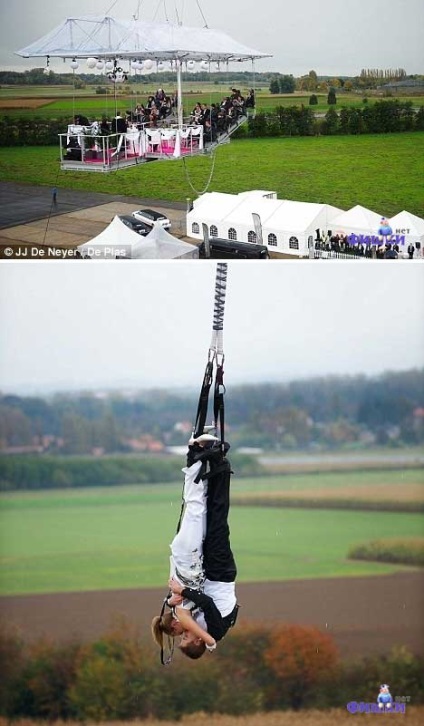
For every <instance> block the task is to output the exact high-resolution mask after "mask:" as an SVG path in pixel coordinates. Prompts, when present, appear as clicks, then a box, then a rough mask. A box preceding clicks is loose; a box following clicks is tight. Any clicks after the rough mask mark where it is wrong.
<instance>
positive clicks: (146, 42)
mask: <svg viewBox="0 0 424 726" xmlns="http://www.w3.org/2000/svg"><path fill="white" fill-rule="evenodd" d="M16 54H17V55H20V56H23V57H24V58H31V57H36V56H38V57H40V56H47V55H49V56H51V57H59V58H88V57H91V56H93V57H96V58H114V57H116V56H118V57H120V58H126V57H128V58H138V59H144V58H154V59H157V60H167V59H168V60H171V59H176V58H180V59H184V60H188V59H191V60H202V59H203V60H215V61H218V60H223V61H227V60H228V61H231V60H248V59H250V58H266V57H269V56H270V54H269V53H262V52H261V51H258V50H255V49H254V48H248V47H247V46H245V45H242V44H241V43H238V42H237V41H236V40H233V39H232V38H231V37H230V36H229V35H227V34H226V33H223V32H222V31H220V30H212V29H210V28H190V27H185V26H183V25H173V24H172V23H149V22H145V21H141V20H117V19H115V18H112V17H109V16H82V17H71V18H67V19H66V20H65V21H64V22H63V23H62V24H61V25H59V26H57V27H56V28H54V30H52V31H51V32H50V33H48V34H47V35H45V36H43V37H42V38H39V40H36V41H35V42H34V43H32V44H31V45H28V46H27V47H26V48H22V49H21V50H19V51H17V52H16Z"/></svg>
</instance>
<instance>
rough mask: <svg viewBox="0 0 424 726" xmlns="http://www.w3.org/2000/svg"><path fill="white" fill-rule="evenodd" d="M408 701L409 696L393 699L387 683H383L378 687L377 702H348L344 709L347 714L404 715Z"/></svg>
mask: <svg viewBox="0 0 424 726" xmlns="http://www.w3.org/2000/svg"><path fill="white" fill-rule="evenodd" d="M409 700H410V697H409V696H396V698H395V699H393V697H392V695H391V693H390V687H389V686H388V685H387V683H383V684H382V685H381V686H380V693H379V694H378V696H377V702H375V701H374V702H373V703H365V702H364V701H349V703H348V704H346V708H347V710H348V711H349V713H406V702H409Z"/></svg>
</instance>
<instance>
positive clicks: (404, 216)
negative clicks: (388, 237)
mask: <svg viewBox="0 0 424 726" xmlns="http://www.w3.org/2000/svg"><path fill="white" fill-rule="evenodd" d="M390 226H391V228H392V230H393V234H399V235H405V239H406V240H407V242H424V219H422V218H421V217H417V216H416V215H415V214H411V212H407V211H406V210H405V209H404V210H403V212H399V214H396V216H395V217H392V218H391V219H390Z"/></svg>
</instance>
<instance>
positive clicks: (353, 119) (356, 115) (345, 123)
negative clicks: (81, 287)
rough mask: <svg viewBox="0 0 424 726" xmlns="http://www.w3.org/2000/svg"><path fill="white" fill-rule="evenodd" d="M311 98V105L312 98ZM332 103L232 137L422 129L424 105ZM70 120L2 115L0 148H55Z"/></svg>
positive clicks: (259, 118) (256, 123)
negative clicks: (320, 110) (339, 105)
mask: <svg viewBox="0 0 424 726" xmlns="http://www.w3.org/2000/svg"><path fill="white" fill-rule="evenodd" d="M330 95H331V93H329V97H330ZM315 98H316V97H315ZM311 99H312V100H311V105H313V104H314V102H315V101H314V96H311ZM331 103H332V104H333V105H331V106H330V109H329V110H328V111H327V113H326V114H325V117H324V118H317V116H316V115H315V114H314V112H313V110H312V108H311V107H310V106H309V107H306V106H304V105H303V104H302V105H300V106H290V107H287V108H286V107H284V106H278V107H276V108H275V109H274V110H272V111H267V112H259V113H257V114H256V116H255V117H254V118H253V117H251V118H249V120H248V124H247V127H246V126H241V127H240V128H239V129H238V130H237V131H236V132H235V134H234V137H235V138H239V139H240V138H245V137H250V138H260V137H270V136H316V135H320V134H323V135H326V136H331V135H349V134H354V135H356V134H383V133H401V132H405V131H423V130H424V106H420V107H419V108H418V110H415V109H414V108H413V105H412V102H411V101H403V102H401V101H398V100H387V101H377V102H376V103H375V104H369V105H368V104H364V107H363V108H345V107H342V108H341V109H340V111H339V112H337V111H336V110H335V109H334V104H335V103H336V100H335V99H334V100H331ZM72 121H73V119H72V117H71V116H63V117H61V118H57V119H50V118H43V117H41V116H35V117H33V118H30V119H28V118H24V117H20V118H19V117H18V118H16V117H13V116H2V117H0V146H2V147H7V146H56V145H57V143H58V135H59V134H60V133H63V130H64V129H66V128H67V126H68V124H70V123H72Z"/></svg>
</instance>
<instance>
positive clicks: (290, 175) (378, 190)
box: [0, 132, 424, 217]
mask: <svg viewBox="0 0 424 726" xmlns="http://www.w3.org/2000/svg"><path fill="white" fill-rule="evenodd" d="M210 173H211V159H210V158H209V157H198V158H194V159H187V160H185V161H183V160H179V161H173V162H168V163H166V162H165V163H160V162H157V163H154V164H144V165H142V166H141V167H140V166H139V167H131V168H129V169H126V170H124V171H118V172H113V173H110V174H88V173H78V172H69V171H67V172H65V171H60V167H59V150H58V148H57V149H56V148H54V147H39V148H34V147H27V148H23V147H15V148H8V149H7V150H6V149H4V150H3V153H2V159H1V161H0V180H1V181H12V182H19V183H28V184H41V185H49V186H57V187H58V188H59V189H60V187H63V188H71V189H80V190H90V191H97V192H105V193H109V194H116V192H117V190H119V193H120V194H123V195H127V196H136V197H149V198H152V199H163V200H169V201H179V202H185V200H186V198H187V197H190V198H193V196H197V195H196V194H195V193H194V192H193V189H192V186H193V187H194V188H195V189H196V190H197V191H199V192H200V193H201V192H202V190H203V189H204V187H205V185H206V184H207V181H208V179H209V176H210ZM117 175H118V176H119V180H118V179H117ZM187 175H188V179H189V181H190V183H191V185H192V186H190V183H189V181H188V179H187ZM423 178H424V133H422V132H419V133H405V134H381V135H374V136H373V135H370V136H358V137H354V136H341V137H301V138H281V139H278V138H276V139H251V140H244V139H243V140H233V141H232V142H231V144H228V145H223V146H220V147H219V148H218V150H217V153H216V163H215V168H214V173H213V176H212V181H211V184H210V186H209V188H208V191H219V192H227V193H233V194H234V193H238V192H241V191H246V190H247V189H272V190H275V191H276V192H277V193H278V197H279V198H280V199H295V200H298V201H308V202H325V203H328V204H333V205H334V206H336V207H340V208H341V209H349V208H350V207H353V206H354V205H356V204H361V205H363V206H365V207H368V208H370V209H373V210H374V211H376V212H377V213H379V214H384V215H386V216H388V217H390V216H393V215H395V214H397V213H398V212H400V211H402V210H403V209H407V210H408V211H409V212H412V213H413V214H416V215H418V216H421V217H422V216H424V197H423V194H422V180H423ZM59 193H60V192H59Z"/></svg>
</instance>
